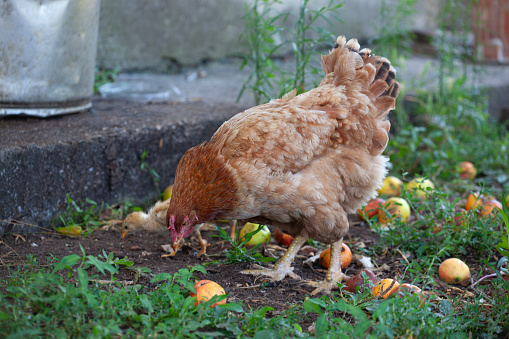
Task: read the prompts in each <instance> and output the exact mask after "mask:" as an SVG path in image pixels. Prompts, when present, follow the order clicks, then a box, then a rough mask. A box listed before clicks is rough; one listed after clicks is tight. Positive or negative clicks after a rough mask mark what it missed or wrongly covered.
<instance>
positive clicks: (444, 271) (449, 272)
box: [438, 258, 470, 285]
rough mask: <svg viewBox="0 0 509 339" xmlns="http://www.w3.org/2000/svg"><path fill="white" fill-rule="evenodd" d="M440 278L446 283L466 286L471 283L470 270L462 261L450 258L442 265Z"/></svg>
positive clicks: (439, 269)
mask: <svg viewBox="0 0 509 339" xmlns="http://www.w3.org/2000/svg"><path fill="white" fill-rule="evenodd" d="M438 276H439V277H440V279H442V280H443V281H445V282H446V283H449V284H461V285H465V284H468V282H469V281H470V269H469V268H468V266H467V264H465V263H464V262H463V261H461V260H460V259H458V258H449V259H447V260H445V261H444V262H443V263H442V264H440V267H439V268H438Z"/></svg>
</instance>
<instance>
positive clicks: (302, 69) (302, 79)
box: [237, 0, 342, 105]
mask: <svg viewBox="0 0 509 339" xmlns="http://www.w3.org/2000/svg"><path fill="white" fill-rule="evenodd" d="M279 2H280V1H279V0H255V1H254V3H253V5H252V6H248V5H245V7H244V8H245V15H244V19H245V20H246V28H245V31H244V33H243V34H242V35H241V39H243V41H244V40H245V42H246V45H247V47H248V50H249V52H248V53H247V54H246V55H245V56H244V61H243V63H242V65H241V69H243V68H244V67H246V66H248V67H249V68H250V69H251V73H250V74H249V76H248V78H247V79H246V81H245V82H244V84H243V86H242V88H241V90H240V92H239V95H238V96H237V101H238V100H239V99H240V98H241V97H242V95H243V94H244V92H245V91H246V89H249V90H251V91H252V93H253V96H254V99H255V103H256V104H257V105H258V104H260V103H262V102H264V101H268V100H270V99H272V98H274V97H281V96H282V95H284V94H285V93H287V92H289V91H291V90H293V89H294V88H295V89H297V93H302V92H304V91H305V90H306V89H309V88H307V87H308V85H309V84H313V85H315V86H316V85H317V81H314V79H311V80H309V78H312V77H310V75H312V74H317V73H321V72H322V70H321V68H320V67H316V66H313V65H310V61H312V56H313V55H314V54H316V53H317V49H318V48H319V47H321V46H324V45H327V44H329V45H330V44H331V42H333V39H334V36H335V34H332V33H330V32H329V31H328V30H327V29H326V28H324V27H323V22H325V23H326V24H329V25H332V24H333V23H334V21H339V18H338V17H337V11H338V9H339V8H340V7H341V6H342V4H335V3H334V2H335V1H334V0H330V1H329V3H328V4H327V5H325V6H322V7H320V8H318V9H310V8H309V7H308V5H309V0H302V1H301V4H300V7H299V12H298V14H297V16H296V20H295V23H294V24H293V26H292V27H291V28H285V27H284V26H283V24H285V23H286V21H287V19H288V17H289V16H290V15H291V14H292V13H290V12H284V13H280V14H276V13H274V12H273V10H272V6H273V5H274V4H277V3H279ZM319 21H322V23H319ZM282 36H287V37H288V39H287V40H282ZM287 47H291V50H292V51H293V53H294V56H295V68H294V72H293V73H292V74H288V73H287V72H285V71H284V70H282V69H281V68H278V67H277V65H276V64H275V63H274V61H273V60H274V58H275V54H276V52H278V51H284V50H285V48H287Z"/></svg>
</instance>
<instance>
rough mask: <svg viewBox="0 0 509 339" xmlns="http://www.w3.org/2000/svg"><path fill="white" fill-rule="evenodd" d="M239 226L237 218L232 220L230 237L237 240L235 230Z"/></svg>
mask: <svg viewBox="0 0 509 339" xmlns="http://www.w3.org/2000/svg"><path fill="white" fill-rule="evenodd" d="M236 228H237V220H230V238H231V239H232V241H235V231H236Z"/></svg>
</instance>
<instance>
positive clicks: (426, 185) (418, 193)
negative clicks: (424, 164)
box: [406, 177, 435, 199]
mask: <svg viewBox="0 0 509 339" xmlns="http://www.w3.org/2000/svg"><path fill="white" fill-rule="evenodd" d="M406 189H407V191H408V192H409V193H410V194H411V195H413V196H415V197H417V198H419V199H423V198H425V197H426V192H430V191H431V190H434V189H435V185H434V184H433V182H432V181H431V180H429V179H425V178H421V177H418V178H415V179H412V180H411V181H410V182H409V183H408V185H407V186H406Z"/></svg>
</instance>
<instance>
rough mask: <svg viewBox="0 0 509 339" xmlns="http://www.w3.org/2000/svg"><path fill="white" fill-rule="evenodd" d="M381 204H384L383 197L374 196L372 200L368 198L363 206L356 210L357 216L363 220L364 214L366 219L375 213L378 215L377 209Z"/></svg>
mask: <svg viewBox="0 0 509 339" xmlns="http://www.w3.org/2000/svg"><path fill="white" fill-rule="evenodd" d="M383 204H385V199H382V198H375V199H373V200H370V201H369V202H368V203H367V204H366V206H364V207H363V208H359V209H358V210H357V214H358V215H359V218H361V219H362V220H365V219H364V216H365V215H366V216H367V217H368V219H371V218H373V217H374V216H375V215H378V209H379V208H380V206H381V205H383Z"/></svg>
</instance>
